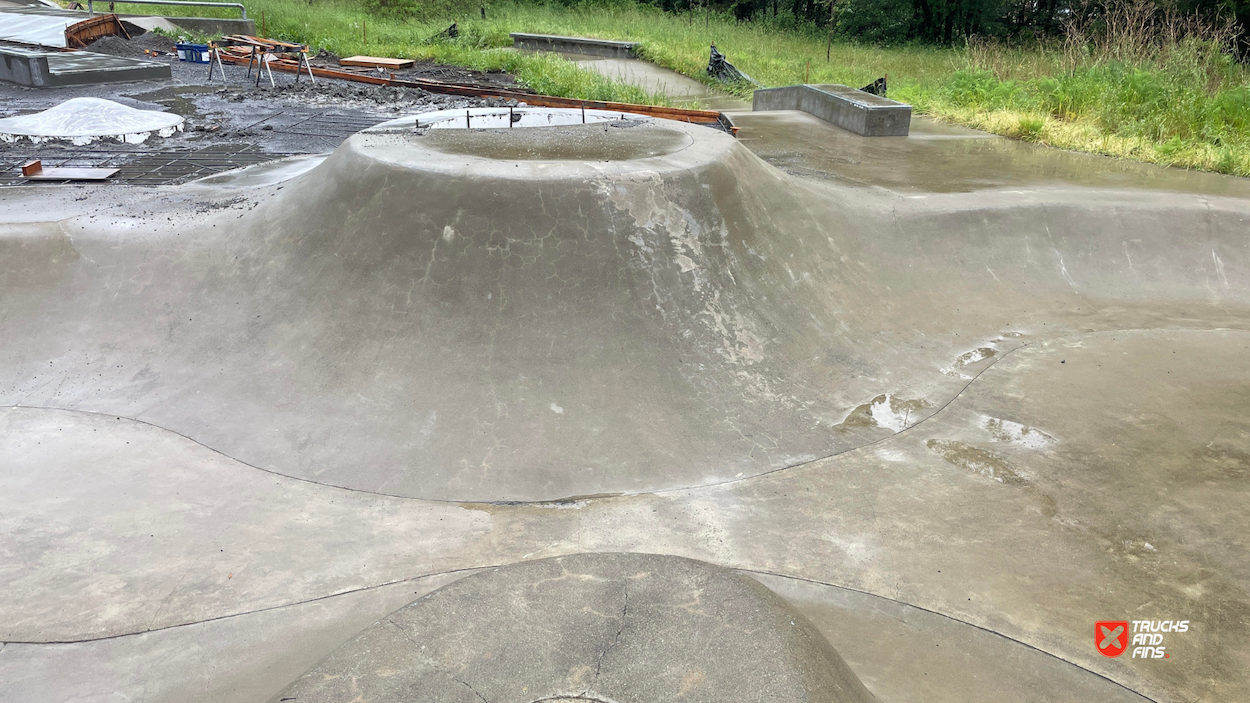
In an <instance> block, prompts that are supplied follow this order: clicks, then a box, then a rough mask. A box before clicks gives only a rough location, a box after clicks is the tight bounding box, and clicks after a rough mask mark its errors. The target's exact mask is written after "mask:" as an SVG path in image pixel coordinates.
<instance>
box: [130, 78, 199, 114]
mask: <svg viewBox="0 0 1250 703" xmlns="http://www.w3.org/2000/svg"><path fill="white" fill-rule="evenodd" d="M220 91H221V86H215V85H179V86H170V87H168V88H161V89H159V90H153V91H150V92H147V93H138V94H134V95H127V96H126V97H128V98H133V99H135V100H142V101H143V102H148V103H154V104H156V105H164V106H165V107H167V108H169V111H170V112H172V113H174V114H175V115H182V116H183V117H191V116H193V115H199V114H200V111H199V109H198V108H197V107H196V105H195V96H197V95H203V94H205V93H217V92H220Z"/></svg>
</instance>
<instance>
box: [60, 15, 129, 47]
mask: <svg viewBox="0 0 1250 703" xmlns="http://www.w3.org/2000/svg"><path fill="white" fill-rule="evenodd" d="M100 37H123V38H125V39H130V32H128V31H126V28H125V27H124V26H122V21H121V20H120V19H118V18H117V15H100V16H98V17H93V18H91V19H88V20H83V21H82V22H79V23H78V24H71V25H70V26H68V27H66V28H65V45H66V46H68V47H72V48H74V49H85V48H87V45H88V44H90V43H91V42H93V41H95V40H96V39H99V38H100Z"/></svg>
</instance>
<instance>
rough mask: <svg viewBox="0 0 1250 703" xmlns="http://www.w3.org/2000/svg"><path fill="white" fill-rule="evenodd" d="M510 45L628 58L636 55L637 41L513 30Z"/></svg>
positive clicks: (522, 47)
mask: <svg viewBox="0 0 1250 703" xmlns="http://www.w3.org/2000/svg"><path fill="white" fill-rule="evenodd" d="M509 36H510V37H512V45H513V46H514V47H516V48H518V49H529V50H530V51H559V52H563V53H566V54H588V55H590V56H604V57H607V58H610V59H630V58H634V57H635V56H637V52H636V50H637V48H638V44H639V42H636V41H612V40H611V39H589V38H586V37H561V36H556V35H554V34H525V33H523V32H513V33H512V34H510V35H509Z"/></svg>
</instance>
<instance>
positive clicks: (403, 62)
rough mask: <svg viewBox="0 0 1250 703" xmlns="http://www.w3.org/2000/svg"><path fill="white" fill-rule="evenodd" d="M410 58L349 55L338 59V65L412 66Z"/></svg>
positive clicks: (369, 66)
mask: <svg viewBox="0 0 1250 703" xmlns="http://www.w3.org/2000/svg"><path fill="white" fill-rule="evenodd" d="M416 63H417V62H416V61H413V60H412V59H387V58H382V57H381V56H349V57H347V58H345V59H339V65H340V66H364V67H365V68H412V67H413V66H414V65H416Z"/></svg>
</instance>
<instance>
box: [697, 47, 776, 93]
mask: <svg viewBox="0 0 1250 703" xmlns="http://www.w3.org/2000/svg"><path fill="white" fill-rule="evenodd" d="M707 74H708V75H709V76H711V77H713V78H715V79H716V80H718V81H720V82H722V83H750V84H751V85H754V86H757V87H761V88H762V87H763V84H761V83H760V82H759V81H757V80H755V79H754V78H752V77H750V76H748V75H747V74H745V73H743V72H742V71H741V70H739V69H738V68H737V67H736V66H734V65H733V64H731V63H729V59H727V58H725V55H724V54H722V53H721V52H719V51H717V50H716V45H715V44H713V45H712V53H711V56H710V57H709V58H708V61H707Z"/></svg>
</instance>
